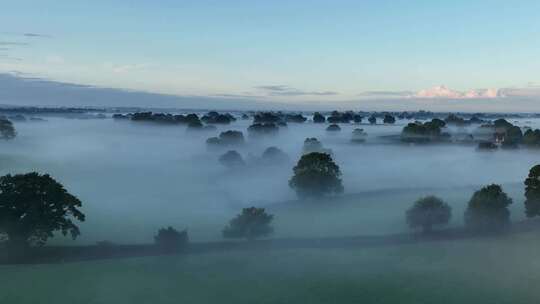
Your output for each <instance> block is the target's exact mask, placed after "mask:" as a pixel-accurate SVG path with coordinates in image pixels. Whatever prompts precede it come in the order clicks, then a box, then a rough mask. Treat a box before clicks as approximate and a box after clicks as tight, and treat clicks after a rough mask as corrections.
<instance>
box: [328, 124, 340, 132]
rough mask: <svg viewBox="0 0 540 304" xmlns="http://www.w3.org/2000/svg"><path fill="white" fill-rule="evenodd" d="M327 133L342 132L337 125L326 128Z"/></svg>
mask: <svg viewBox="0 0 540 304" xmlns="http://www.w3.org/2000/svg"><path fill="white" fill-rule="evenodd" d="M326 131H329V132H337V131H341V128H340V127H339V125H337V124H331V125H329V126H328V127H327V128H326Z"/></svg>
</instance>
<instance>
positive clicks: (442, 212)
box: [406, 196, 452, 232]
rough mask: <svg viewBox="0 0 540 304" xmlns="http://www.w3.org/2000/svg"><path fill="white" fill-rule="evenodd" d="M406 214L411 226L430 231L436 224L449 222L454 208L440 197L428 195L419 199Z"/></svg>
mask: <svg viewBox="0 0 540 304" xmlns="http://www.w3.org/2000/svg"><path fill="white" fill-rule="evenodd" d="M406 216H407V224H408V225H409V227H411V228H417V227H421V228H422V229H423V230H424V232H430V231H431V230H432V228H433V226H435V225H445V224H448V222H449V221H450V217H451V216H452V209H451V208H450V206H449V205H448V204H446V203H445V202H444V201H443V200H441V199H440V198H438V197H436V196H426V197H423V198H420V199H418V200H417V201H416V202H415V203H414V205H413V206H412V207H411V208H410V209H409V210H407V212H406Z"/></svg>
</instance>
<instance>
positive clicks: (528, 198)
mask: <svg viewBox="0 0 540 304" xmlns="http://www.w3.org/2000/svg"><path fill="white" fill-rule="evenodd" d="M525 214H526V215H527V217H535V216H539V215H540V165H536V166H534V167H532V168H531V170H530V171H529V176H528V177H527V178H526V179H525Z"/></svg>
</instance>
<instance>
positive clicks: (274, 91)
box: [255, 85, 339, 96]
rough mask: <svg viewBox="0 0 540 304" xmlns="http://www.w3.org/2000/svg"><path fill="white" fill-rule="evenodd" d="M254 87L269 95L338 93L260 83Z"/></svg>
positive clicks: (323, 94)
mask: <svg viewBox="0 0 540 304" xmlns="http://www.w3.org/2000/svg"><path fill="white" fill-rule="evenodd" d="M255 89H258V90H262V91H265V92H266V93H267V94H268V95H270V96H306V95H311V96H331V95H338V94H339V93H338V92H335V91H303V90H300V89H297V88H293V87H290V86H288V85H262V86H257V87H255Z"/></svg>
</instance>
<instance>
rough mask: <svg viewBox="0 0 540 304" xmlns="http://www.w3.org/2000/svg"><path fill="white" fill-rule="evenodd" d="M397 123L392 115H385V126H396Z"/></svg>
mask: <svg viewBox="0 0 540 304" xmlns="http://www.w3.org/2000/svg"><path fill="white" fill-rule="evenodd" d="M395 122H396V118H395V117H394V116H392V115H390V114H386V115H384V118H383V123H385V124H394V123H395Z"/></svg>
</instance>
